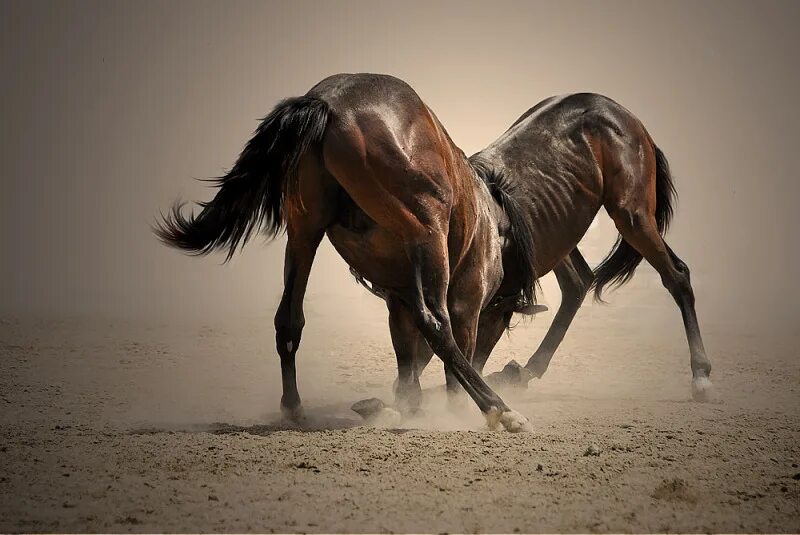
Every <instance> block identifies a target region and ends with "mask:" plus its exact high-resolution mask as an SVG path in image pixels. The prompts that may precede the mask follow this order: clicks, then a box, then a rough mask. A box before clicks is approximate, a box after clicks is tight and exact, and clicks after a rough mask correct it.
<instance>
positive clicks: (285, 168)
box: [153, 97, 329, 261]
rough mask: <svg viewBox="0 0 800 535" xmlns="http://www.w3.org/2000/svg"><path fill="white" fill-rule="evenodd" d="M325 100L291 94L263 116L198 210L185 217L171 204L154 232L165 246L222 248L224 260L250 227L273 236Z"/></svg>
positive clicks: (320, 131)
mask: <svg viewBox="0 0 800 535" xmlns="http://www.w3.org/2000/svg"><path fill="white" fill-rule="evenodd" d="M328 114H329V109H328V105H327V104H326V103H325V102H324V101H322V100H319V99H315V98H311V97H296V98H290V99H286V100H284V101H282V102H281V103H279V104H278V105H277V106H276V107H275V109H274V110H272V113H270V114H269V115H267V117H265V118H264V120H263V122H262V123H261V125H260V126H259V127H258V129H257V130H256V132H255V135H254V136H253V138H252V139H251V140H250V141H248V143H247V145H246V146H245V148H244V150H243V151H242V153H241V154H240V155H239V159H238V160H237V161H236V164H235V165H234V166H233V169H231V170H230V171H229V172H228V174H226V175H225V176H223V177H222V178H219V179H217V180H215V183H216V186H217V187H218V188H219V191H218V192H217V194H216V196H215V197H214V199H213V200H212V201H211V202H207V203H199V204H200V206H202V208H203V210H202V211H201V212H200V213H199V214H198V215H196V216H195V215H194V214H189V216H188V217H187V216H184V215H183V213H182V208H183V203H180V202H178V203H176V204H175V205H173V207H172V209H171V211H170V213H168V214H167V215H166V216H163V219H162V220H161V221H159V222H158V223H157V224H156V226H155V228H154V229H153V231H154V232H155V234H156V235H157V236H158V237H159V238H160V239H161V241H163V242H164V243H166V244H167V245H170V246H172V247H177V248H178V249H183V250H184V251H188V252H189V253H192V254H197V255H204V254H208V253H210V252H211V251H214V250H219V249H227V251H228V253H227V258H226V261H227V260H230V258H231V257H232V256H233V254H234V253H235V252H236V249H237V248H238V246H239V245H240V244H241V245H244V244H245V243H246V242H247V240H248V239H250V237H251V236H252V234H253V232H255V231H258V230H263V231H264V232H265V233H266V234H267V236H268V237H274V236H275V235H276V234H278V233H279V232H280V231H281V230H283V228H284V227H285V225H286V219H285V214H284V199H285V198H286V196H287V195H290V194H291V193H292V192H294V191H295V189H296V187H297V184H296V182H297V167H298V164H299V162H300V158H301V157H302V156H303V154H304V153H305V152H306V150H308V149H309V147H311V146H312V145H315V144H318V143H320V142H321V141H322V137H323V135H324V133H325V127H326V126H327V122H328Z"/></svg>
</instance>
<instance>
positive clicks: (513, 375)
mask: <svg viewBox="0 0 800 535" xmlns="http://www.w3.org/2000/svg"><path fill="white" fill-rule="evenodd" d="M531 379H533V374H532V373H531V372H530V370H528V369H527V368H525V367H524V366H520V365H519V363H518V362H517V361H516V360H512V361H511V362H509V363H508V364H506V365H505V366H504V367H503V369H502V370H500V371H499V372H494V373H491V374H489V375H487V376H486V382H487V383H488V384H489V385H490V386H494V387H500V388H508V387H512V388H519V389H525V388H528V382H529V381H530V380H531Z"/></svg>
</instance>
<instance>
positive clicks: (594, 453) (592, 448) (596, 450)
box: [583, 444, 603, 457]
mask: <svg viewBox="0 0 800 535" xmlns="http://www.w3.org/2000/svg"><path fill="white" fill-rule="evenodd" d="M602 452H603V450H602V449H601V448H600V446H598V445H597V444H589V447H588V448H586V451H584V452H583V456H584V457H598V456H600V454H601V453H602Z"/></svg>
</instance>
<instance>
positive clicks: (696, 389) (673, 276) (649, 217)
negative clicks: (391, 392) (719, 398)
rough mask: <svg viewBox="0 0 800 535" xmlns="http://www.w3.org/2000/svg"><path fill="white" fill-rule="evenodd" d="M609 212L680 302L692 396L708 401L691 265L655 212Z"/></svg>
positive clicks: (705, 360)
mask: <svg viewBox="0 0 800 535" xmlns="http://www.w3.org/2000/svg"><path fill="white" fill-rule="evenodd" d="M610 213H611V218H612V219H613V220H614V223H615V224H616V226H617V229H618V230H619V232H620V234H621V235H622V237H623V238H624V239H625V241H627V242H628V243H629V244H630V245H632V246H633V247H634V248H635V249H636V250H637V251H639V253H640V254H641V255H642V256H643V257H644V258H645V259H646V260H647V261H648V262H649V263H650V264H651V265H652V266H653V267H654V268H655V269H656V271H658V273H659V275H661V282H662V283H663V284H664V287H665V288H666V289H667V290H668V291H669V293H670V294H672V297H673V299H675V302H676V303H677V304H678V307H679V308H680V310H681V315H682V316H683V325H684V328H685V330H686V338H687V339H688V341H689V351H690V355H691V367H692V396H693V397H694V399H695V401H709V399H710V398H711V396H712V390H711V389H712V385H711V381H710V380H709V375H710V374H711V362H710V361H709V359H708V357H707V356H706V350H705V347H704V346H703V338H702V336H701V335H700V327H699V325H698V323H697V314H696V312H695V309H694V291H693V290H692V285H691V282H690V280H689V268H688V267H687V266H686V264H685V263H684V262H683V261H682V260H681V259H680V258H678V256H677V255H676V254H675V253H674V252H673V251H672V250H671V249H670V248H669V246H668V245H667V244H666V242H665V241H664V239H663V238H662V237H661V235H660V234H659V232H658V227H657V225H656V219H655V216H654V215H653V214H652V213H643V212H642V211H639V210H626V209H616V210H613V211H610Z"/></svg>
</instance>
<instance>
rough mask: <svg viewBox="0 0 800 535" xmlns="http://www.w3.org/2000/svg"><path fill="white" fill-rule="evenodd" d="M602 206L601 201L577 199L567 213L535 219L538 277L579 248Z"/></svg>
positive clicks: (546, 214) (544, 214) (541, 216)
mask: <svg viewBox="0 0 800 535" xmlns="http://www.w3.org/2000/svg"><path fill="white" fill-rule="evenodd" d="M599 208H600V207H599V203H598V202H596V201H594V200H593V199H584V202H575V203H574V204H573V208H572V209H571V210H569V211H568V212H567V213H566V214H564V213H562V214H557V213H546V212H545V213H542V214H540V215H539V217H537V218H534V220H533V222H532V223H533V225H532V226H533V235H534V250H535V254H536V274H537V275H538V276H540V277H541V276H543V275H545V274H547V273H549V272H550V271H551V270H552V269H553V268H554V267H555V266H556V264H558V263H559V262H561V260H562V259H563V258H564V257H566V256H567V255H568V254H569V253H570V252H571V251H572V250H573V249H574V248H575V247H577V245H578V242H580V241H581V239H582V238H583V236H584V235H585V234H586V231H587V230H588V229H589V225H591V224H592V220H593V219H594V217H595V215H596V214H597V211H598V210H599ZM559 216H560V217H559Z"/></svg>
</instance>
